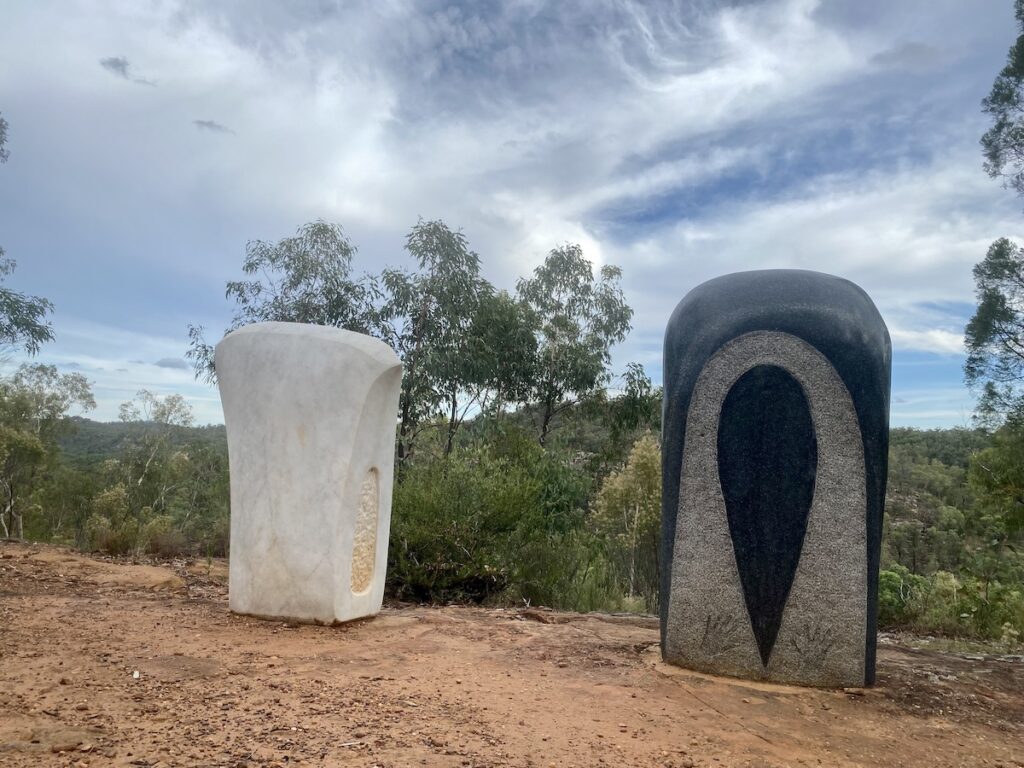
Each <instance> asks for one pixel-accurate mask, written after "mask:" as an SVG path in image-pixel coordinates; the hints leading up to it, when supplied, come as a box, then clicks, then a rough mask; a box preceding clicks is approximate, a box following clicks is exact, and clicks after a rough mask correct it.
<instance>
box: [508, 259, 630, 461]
mask: <svg viewBox="0 0 1024 768" xmlns="http://www.w3.org/2000/svg"><path fill="white" fill-rule="evenodd" d="M621 277H622V272H621V270H620V269H619V268H618V267H613V266H610V265H606V266H604V267H602V268H601V271H600V276H599V277H598V278H597V279H595V277H594V273H593V268H592V267H591V265H590V262H589V261H587V259H586V258H584V256H583V249H582V248H580V246H578V245H575V244H567V245H564V246H561V247H559V248H555V249H553V250H552V251H551V252H550V253H549V254H548V256H547V258H546V259H545V260H544V263H543V264H541V265H540V266H539V267H537V268H536V269H535V270H534V272H533V275H532V276H531V277H529V278H524V279H522V280H520V281H519V284H518V286H517V291H518V294H519V297H520V299H521V300H522V301H523V302H524V303H525V304H526V305H527V306H529V307H530V309H532V310H533V313H534V315H535V318H536V323H537V339H538V343H537V351H536V356H535V364H534V371H535V373H534V378H533V381H532V382H531V388H530V389H531V392H530V400H531V401H533V402H536V403H537V404H538V405H539V409H540V424H539V438H540V443H541V445H543V444H544V443H545V441H546V440H547V436H548V431H549V430H550V428H551V422H552V419H553V418H554V416H556V415H557V414H558V413H560V412H561V411H563V410H565V409H566V408H568V407H570V406H571V405H572V404H573V403H575V402H576V401H578V400H579V399H580V398H583V397H586V396H588V395H591V394H593V393H594V392H595V391H596V390H597V389H598V388H599V387H600V386H602V385H603V384H605V383H607V381H608V378H609V376H608V365H609V363H610V361H611V354H610V350H611V347H612V345H614V344H616V343H617V342H620V341H622V340H623V339H625V338H626V334H627V333H628V332H629V330H630V324H629V323H630V320H631V319H632V317H633V310H632V309H630V307H629V305H628V304H626V300H625V296H624V295H623V293H622V288H621V286H620V284H619V282H620V279H621Z"/></svg>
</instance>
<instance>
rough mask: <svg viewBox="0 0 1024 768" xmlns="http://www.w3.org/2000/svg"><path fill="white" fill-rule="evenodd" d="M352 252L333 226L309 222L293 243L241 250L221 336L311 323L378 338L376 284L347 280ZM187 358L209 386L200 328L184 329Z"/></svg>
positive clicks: (209, 350) (209, 358) (256, 244)
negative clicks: (256, 326)
mask: <svg viewBox="0 0 1024 768" xmlns="http://www.w3.org/2000/svg"><path fill="white" fill-rule="evenodd" d="M355 250H356V249H355V247H354V246H353V245H352V244H351V242H349V240H348V238H347V237H345V234H344V233H343V232H342V230H341V227H339V226H338V225H336V224H328V223H327V222H324V221H315V222H311V223H309V224H305V225H303V226H301V227H299V230H298V232H297V233H296V235H295V237H287V238H284V239H283V240H280V241H279V242H277V243H268V242H264V241H262V240H252V241H250V242H249V243H247V244H246V246H245V259H244V260H243V262H242V271H243V272H244V273H245V275H246V276H247V279H243V280H232V281H230V282H229V283H228V284H227V290H226V292H225V295H226V297H227V298H229V299H233V300H234V302H235V313H234V315H233V317H232V319H231V325H230V326H229V327H228V329H227V330H226V331H225V334H227V333H230V332H231V331H233V330H235V329H237V328H241V327H242V326H243V325H250V324H252V323H261V322H269V321H279V322H294V323H312V324H314V325H330V326H335V327H338V328H347V329H348V330H351V331H358V332H360V333H374V332H379V330H380V327H381V320H380V316H379V314H378V312H377V310H376V309H375V305H374V301H375V299H376V298H377V296H378V289H377V285H376V282H375V281H374V280H372V279H371V278H368V277H365V276H364V277H362V278H358V279H354V278H353V277H352V274H351V273H352V257H353V255H354V254H355ZM189 337H190V339H191V346H190V348H189V350H188V353H187V355H186V356H187V357H188V358H189V359H190V360H191V361H192V363H193V365H194V367H195V370H196V376H197V377H202V378H205V379H206V380H207V381H210V382H212V381H214V379H215V371H214V367H213V346H212V345H210V344H207V343H206V341H205V340H204V338H203V328H202V327H201V326H192V325H190V326H189Z"/></svg>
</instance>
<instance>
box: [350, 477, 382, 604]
mask: <svg viewBox="0 0 1024 768" xmlns="http://www.w3.org/2000/svg"><path fill="white" fill-rule="evenodd" d="M379 513H380V487H379V482H378V480H377V468H376V467H373V468H371V469H370V471H369V472H367V473H366V477H365V478H363V487H362V488H361V489H360V491H359V514H358V516H357V517H356V533H355V537H354V538H355V543H354V544H353V546H352V591H353V592H355V593H357V594H359V593H362V592H365V591H366V590H368V589H369V588H370V582H371V580H372V578H373V564H374V560H375V559H376V554H377V518H378V516H379Z"/></svg>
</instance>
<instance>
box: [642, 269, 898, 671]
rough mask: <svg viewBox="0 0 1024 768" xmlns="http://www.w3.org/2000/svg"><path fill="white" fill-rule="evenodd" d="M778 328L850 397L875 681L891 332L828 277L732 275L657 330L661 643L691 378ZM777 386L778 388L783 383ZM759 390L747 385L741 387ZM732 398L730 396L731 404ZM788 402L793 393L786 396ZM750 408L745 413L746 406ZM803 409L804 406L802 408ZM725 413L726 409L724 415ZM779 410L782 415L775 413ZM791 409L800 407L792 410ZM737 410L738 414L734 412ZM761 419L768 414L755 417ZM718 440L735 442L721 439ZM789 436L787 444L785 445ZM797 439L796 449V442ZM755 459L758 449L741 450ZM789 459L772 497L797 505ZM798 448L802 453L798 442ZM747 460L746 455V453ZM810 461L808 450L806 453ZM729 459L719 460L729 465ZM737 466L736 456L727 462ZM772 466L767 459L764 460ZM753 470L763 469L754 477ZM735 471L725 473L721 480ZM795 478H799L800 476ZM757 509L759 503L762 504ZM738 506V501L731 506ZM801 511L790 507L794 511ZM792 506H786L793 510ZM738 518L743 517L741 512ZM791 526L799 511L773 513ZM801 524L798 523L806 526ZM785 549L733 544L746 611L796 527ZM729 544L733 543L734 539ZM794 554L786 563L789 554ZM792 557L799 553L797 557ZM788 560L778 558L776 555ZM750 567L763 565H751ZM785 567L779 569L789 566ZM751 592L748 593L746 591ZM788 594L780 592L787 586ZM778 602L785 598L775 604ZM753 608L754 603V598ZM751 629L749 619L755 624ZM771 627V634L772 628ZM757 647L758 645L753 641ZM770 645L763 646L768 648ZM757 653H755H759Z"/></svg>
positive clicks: (736, 482)
mask: <svg viewBox="0 0 1024 768" xmlns="http://www.w3.org/2000/svg"><path fill="white" fill-rule="evenodd" d="M759 330H766V331H780V332H784V333H788V334H792V335H794V336H797V337H798V338H801V339H803V340H804V341H806V342H808V343H809V344H811V345H812V346H813V347H815V348H816V349H817V350H818V351H819V352H821V353H822V354H823V355H824V356H825V357H826V358H827V359H828V360H829V362H830V363H831V364H832V366H833V367H834V368H835V370H836V372H837V373H838V375H839V377H840V378H841V379H842V381H843V383H844V384H845V386H846V388H847V390H848V391H849V393H850V396H851V397H852V399H853V404H854V410H855V411H856V415H857V420H858V423H859V426H860V430H861V434H862V438H863V443H864V446H863V447H864V462H865V475H866V486H867V487H866V489H865V491H866V499H867V510H866V526H867V530H866V538H867V549H868V551H867V565H868V574H869V576H868V584H867V593H868V601H867V603H868V617H867V632H866V637H865V662H866V663H865V669H866V670H867V673H866V680H865V682H867V683H870V682H872V681H873V678H874V667H875V643H876V623H875V622H876V613H877V595H878V581H877V574H878V561H879V550H880V543H881V533H882V510H883V503H884V498H885V480H886V469H887V461H888V455H887V454H888V435H889V433H888V424H889V384H890V360H891V347H890V342H889V334H888V331H887V330H886V328H885V324H884V323H883V321H882V318H881V316H880V315H879V313H878V310H877V309H876V308H875V306H874V304H873V303H872V302H871V299H870V298H868V296H867V294H865V293H864V291H863V290H861V289H860V288H859V287H857V286H856V285H854V284H853V283H851V282H849V281H847V280H843V279H841V278H838V277H834V276H831V275H826V274H822V273H819V272H809V271H803V270H761V271H753V272H740V273H736V274H731V275H726V276H723V277H720V278H716V279H714V280H710V281H708V282H706V283H704V284H702V285H700V286H698V287H697V288H694V289H693V290H692V291H690V292H689V293H688V294H687V295H686V296H685V298H684V299H683V300H682V301H681V302H680V303H679V305H678V306H677V307H676V309H675V311H674V312H673V314H672V317H671V319H670V321H669V323H668V327H667V329H666V333H665V354H664V393H665V397H664V404H663V413H662V423H663V426H662V471H663V490H662V505H663V506H662V509H663V513H662V544H661V568H660V572H661V622H662V638H664V636H665V622H666V621H667V610H668V595H669V587H670V584H671V578H672V557H673V545H674V542H675V532H676V516H677V514H678V509H679V483H680V469H681V466H682V457H683V445H684V436H685V434H686V418H687V411H688V409H689V405H690V396H691V394H692V392H693V388H694V385H695V383H696V380H697V376H698V375H699V374H700V371H701V369H702V368H703V367H704V364H705V363H706V362H707V361H708V360H709V359H710V358H711V356H712V355H714V354H715V352H717V351H718V349H719V348H720V347H721V346H722V345H723V344H725V343H726V342H728V341H729V340H731V339H734V338H736V337H737V336H741V335H743V334H745V333H749V332H752V331H759ZM776 385H777V386H780V387H783V388H785V386H787V385H783V384H781V379H779V380H778V381H777V384H776ZM747 386H755V387H756V386H757V383H756V382H754V381H753V379H752V380H751V382H748V383H746V384H744V387H747ZM732 396H733V395H732V394H730V397H732ZM789 396H790V397H792V393H790V395H789ZM735 397H736V398H737V403H739V402H740V400H741V399H743V392H742V391H741V392H739V393H737V394H736V395H735ZM747 407H749V406H747ZM804 408H806V406H804ZM730 410H731V408H730ZM780 410H781V409H780ZM797 410H798V411H799V410H800V409H799V408H797ZM739 413H740V411H736V414H739ZM763 415H766V414H763ZM733 418H740V417H739V416H738V415H736V416H729V415H727V416H726V417H725V421H724V422H722V423H721V425H723V426H725V428H726V431H727V432H728V433H729V434H730V435H739V434H741V433H742V430H743V426H742V425H735V424H733V423H732V422H733ZM726 439H730V440H732V439H736V438H735V437H734V438H726ZM788 439H789V438H787V440H788ZM799 442H800V441H799V440H796V441H795V443H794V445H795V444H796V443H799ZM744 450H747V451H753V452H754V457H755V458H756V456H757V455H762V456H763V455H764V454H763V453H761V454H758V451H763V446H762V447H761V448H758V447H757V446H754V447H748V448H745V449H744ZM785 450H786V451H790V452H791V453H792V456H791V457H790V459H788V460H790V461H795V462H797V463H798V464H800V463H801V462H802V464H801V466H803V467H804V469H803V470H801V471H798V472H797V474H796V475H795V476H794V478H793V479H791V480H787V482H786V483H784V484H783V485H784V486H789V488H788V489H787V488H786V487H784V488H782V489H781V490H776V491H773V492H774V493H781V494H782V495H783V496H787V497H788V496H792V497H793V498H794V499H800V498H803V496H802V494H805V493H806V484H807V483H806V474H807V465H808V461H809V460H808V459H799V458H798V457H799V456H800V449H799V448H798V447H794V446H793V445H791V446H789V448H787V449H785ZM804 450H806V445H805V448H804ZM749 455H750V454H748V456H749ZM808 455H809V453H808ZM733 460H734V459H728V460H727V461H733ZM735 460H736V461H739V459H738V458H736V459H735ZM772 461H774V459H772ZM757 471H761V470H757ZM722 472H724V473H726V476H727V477H728V478H730V479H729V480H728V481H727V482H723V485H729V486H730V487H731V490H726V489H723V490H724V491H725V492H726V493H730V494H732V495H733V499H734V500H735V499H736V498H737V496H736V494H737V492H738V491H737V488H739V487H740V486H741V485H742V483H743V482H744V480H743V477H742V475H743V472H744V470H742V469H739V470H737V469H735V468H732V469H728V468H726V469H723V470H722ZM729 473H733V474H729ZM800 478H802V479H800ZM758 503H765V502H764V501H763V500H762V501H759V502H758ZM732 506H734V507H735V506H736V502H735V501H734V502H733V503H732ZM798 506H799V505H797V507H798ZM793 508H796V507H791V508H790V509H793ZM741 514H742V513H741ZM780 514H785V515H787V516H792V517H793V518H795V519H797V520H798V519H799V516H800V515H799V513H796V512H792V511H790V512H786V513H780ZM735 515H736V513H735V512H733V513H732V514H731V515H730V518H731V519H730V527H731V528H733V529H735V528H736V524H735V522H736V521H738V518H736V517H735ZM805 522H806V521H805ZM787 527H788V528H789V529H790V530H789V532H788V533H786V534H785V535H784V536H785V542H786V543H785V544H780V541H781V540H780V539H778V538H777V537H776V538H775V539H774V540H773V541H769V539H772V537H771V536H769V537H767V538H764V537H762V540H761V541H754V540H751V541H741V542H740V543H739V544H734V546H736V547H738V549H737V555H738V556H740V555H741V553H745V554H743V555H742V557H741V558H740V559H743V560H746V559H747V557H748V556H749V557H751V558H753V561H754V564H752V565H751V564H748V565H744V566H743V568H745V569H750V573H748V576H747V577H746V578H745V579H744V589H745V591H746V595H747V601H748V606H749V605H750V603H751V597H750V596H751V595H752V594H754V591H755V590H756V589H769V590H780V591H781V588H780V587H779V586H778V584H779V582H778V581H777V580H776V579H775V577H774V576H773V575H772V572H771V570H761V572H760V573H759V574H756V573H754V572H755V571H758V570H759V569H763V568H764V565H763V564H764V562H765V558H766V557H767V555H766V554H764V553H765V552H767V551H769V550H770V549H771V548H773V547H778V546H787V547H790V548H792V549H796V547H795V546H794V545H793V543H792V542H793V541H795V540H797V538H799V539H800V540H802V538H803V537H802V534H801V535H800V536H799V537H798V536H797V534H798V533H799V524H790V525H788V526H787ZM734 541H735V536H734ZM790 557H792V556H790ZM795 557H796V558H799V552H796V554H795ZM784 559H786V558H784ZM757 563H761V565H758V564H757ZM788 567H790V566H786V568H788ZM756 576H760V578H761V579H763V580H765V581H772V582H773V586H771V587H755V586H754V582H756V581H757V580H758V579H757V578H756ZM748 585H749V586H748ZM786 589H788V586H787V587H786ZM777 599H778V598H777V597H776V598H771V596H770V595H769V596H768V599H767V600H765V601H764V602H766V603H767V604H768V606H769V607H765V608H761V607H759V608H757V610H756V611H755V613H757V615H759V616H762V617H763V618H762V619H761V620H762V621H763V622H764V625H763V626H764V628H763V630H762V636H763V637H766V638H767V637H768V636H769V635H770V634H771V626H772V620H771V619H770V616H771V615H772V612H773V611H774V610H775V609H773V608H770V606H771V605H772V604H773V600H777ZM783 602H784V601H783ZM758 604H759V605H760V604H761V602H760V601H759V602H758ZM755 623H756V620H755ZM776 629H777V627H776ZM758 639H759V643H760V639H761V638H760V637H759V638H758ZM769 645H770V643H769ZM762 653H763V647H762Z"/></svg>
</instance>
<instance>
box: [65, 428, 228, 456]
mask: <svg viewBox="0 0 1024 768" xmlns="http://www.w3.org/2000/svg"><path fill="white" fill-rule="evenodd" d="M71 421H72V422H74V429H73V430H72V431H71V432H70V433H69V434H67V435H65V436H64V437H63V439H61V441H60V447H61V449H62V451H63V454H64V457H65V459H67V461H68V462H70V463H71V464H73V465H75V466H77V467H88V466H91V465H94V464H99V463H100V462H103V461H106V460H107V459H114V458H118V456H119V455H120V453H121V451H122V449H123V448H124V447H125V446H126V445H129V444H131V443H133V442H138V438H140V437H142V436H144V435H145V434H146V433H147V432H155V431H157V430H160V429H163V430H166V429H168V427H167V426H166V425H158V424H154V423H152V422H145V421H131V422H123V421H93V420H92V419H83V418H80V417H76V418H73V419H71ZM169 429H170V437H171V444H172V445H174V446H177V447H180V446H185V445H188V444H193V443H197V442H198V443H209V444H211V445H215V446H217V447H219V448H223V450H224V451H227V436H226V433H225V432H224V425H223V424H210V425H208V426H204V427H170V428H169Z"/></svg>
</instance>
